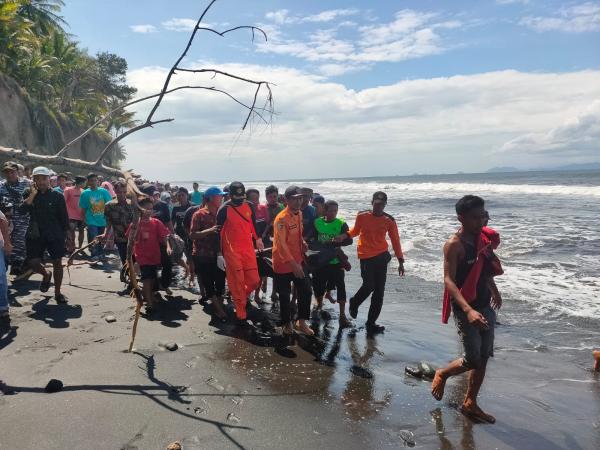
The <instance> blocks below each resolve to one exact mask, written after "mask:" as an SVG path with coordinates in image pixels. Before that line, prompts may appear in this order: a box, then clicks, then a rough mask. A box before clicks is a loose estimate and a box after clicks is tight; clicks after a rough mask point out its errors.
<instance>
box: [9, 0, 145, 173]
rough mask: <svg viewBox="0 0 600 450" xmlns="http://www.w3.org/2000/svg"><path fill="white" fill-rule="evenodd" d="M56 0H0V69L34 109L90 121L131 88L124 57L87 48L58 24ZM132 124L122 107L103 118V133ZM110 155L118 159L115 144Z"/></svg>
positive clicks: (75, 124)
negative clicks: (19, 88)
mask: <svg viewBox="0 0 600 450" xmlns="http://www.w3.org/2000/svg"><path fill="white" fill-rule="evenodd" d="M63 6H64V2H63V1H62V0H45V1H44V0H0V72H2V73H4V74H6V75H8V76H10V77H11V78H13V79H14V80H16V81H17V83H19V85H20V86H21V87H22V88H23V89H24V90H25V92H26V93H27V94H28V96H29V99H30V101H31V103H32V106H33V108H32V111H37V113H34V114H42V113H43V116H44V117H46V118H47V119H48V120H50V121H53V122H54V123H68V124H69V125H70V126H71V128H76V129H83V128H86V127H88V126H90V125H91V124H92V123H94V122H95V121H96V120H98V119H99V118H100V117H102V116H103V115H104V114H106V112H108V111H109V110H111V109H112V108H114V107H115V106H116V105H118V104H121V103H123V102H125V101H127V100H129V99H131V98H132V96H133V95H134V94H135V91H136V90H135V88H133V87H131V86H128V85H127V84H126V82H125V81H126V80H125V75H126V73H127V62H126V61H125V60H124V59H123V58H121V57H119V56H117V55H114V54H112V53H107V52H103V53H98V54H97V55H95V56H91V55H89V54H88V52H87V50H86V49H83V48H81V47H80V46H79V45H78V43H77V42H76V41H75V40H74V39H73V37H72V36H70V35H69V34H68V33H67V32H66V31H65V29H64V27H65V26H66V25H67V24H66V22H65V21H64V19H63V18H62V17H61V15H60V12H61V8H62V7H63ZM134 124H135V122H134V120H133V113H130V112H127V111H122V112H121V113H120V114H116V115H115V116H114V117H112V118H111V119H110V120H108V121H107V122H106V123H104V124H103V126H102V128H101V129H100V130H99V131H98V133H97V134H98V136H99V137H101V138H104V139H108V137H109V135H113V136H114V135H116V134H118V133H120V132H121V131H123V130H124V129H127V128H130V127H132V126H133V125H134ZM114 152H115V154H113V155H112V158H111V160H112V161H113V162H117V161H119V160H121V159H123V157H124V154H123V150H122V149H121V148H115V150H114Z"/></svg>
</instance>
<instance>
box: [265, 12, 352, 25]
mask: <svg viewBox="0 0 600 450" xmlns="http://www.w3.org/2000/svg"><path fill="white" fill-rule="evenodd" d="M358 12H359V11H358V9H354V8H351V9H350V8H348V9H330V10H327V11H322V12H320V13H317V14H312V15H308V16H298V15H295V16H292V15H290V11H289V10H287V9H280V10H277V11H270V12H268V13H267V14H265V18H266V19H268V20H271V21H273V22H275V23H276V24H278V25H283V24H292V23H307V22H314V23H323V22H332V21H334V20H336V19H338V18H341V17H348V16H353V15H355V14H358Z"/></svg>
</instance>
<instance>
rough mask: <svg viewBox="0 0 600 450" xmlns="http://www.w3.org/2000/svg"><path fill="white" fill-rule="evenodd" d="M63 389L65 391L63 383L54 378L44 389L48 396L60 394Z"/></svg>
mask: <svg viewBox="0 0 600 450" xmlns="http://www.w3.org/2000/svg"><path fill="white" fill-rule="evenodd" d="M62 389H63V382H62V381H60V380H57V379H55V378H52V379H51V380H50V381H48V384H47V385H46V387H45V388H44V390H45V391H46V392H47V393H48V394H52V393H54V392H60V391H62Z"/></svg>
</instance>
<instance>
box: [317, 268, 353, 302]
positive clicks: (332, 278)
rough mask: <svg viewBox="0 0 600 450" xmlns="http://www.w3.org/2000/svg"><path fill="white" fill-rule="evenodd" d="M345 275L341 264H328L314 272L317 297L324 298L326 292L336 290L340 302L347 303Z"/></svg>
mask: <svg viewBox="0 0 600 450" xmlns="http://www.w3.org/2000/svg"><path fill="white" fill-rule="evenodd" d="M344 278H345V273H344V269H343V268H342V266H341V265H340V264H328V265H326V266H325V267H321V268H320V269H317V270H316V271H315V272H313V287H314V289H315V297H323V295H324V294H325V291H326V290H328V289H329V290H334V289H335V290H336V291H337V299H338V301H339V302H345V301H346V282H345V281H344Z"/></svg>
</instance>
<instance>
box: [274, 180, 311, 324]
mask: <svg viewBox="0 0 600 450" xmlns="http://www.w3.org/2000/svg"><path fill="white" fill-rule="evenodd" d="M285 198H286V201H287V206H286V208H285V209H284V210H283V211H281V212H280V213H279V214H278V215H277V217H276V218H275V222H274V223H273V229H274V235H273V272H274V276H273V283H274V286H275V290H276V291H277V295H278V297H279V308H280V312H281V322H282V326H283V333H284V334H286V335H290V334H292V312H291V308H290V296H291V292H292V288H291V285H292V283H293V284H294V287H295V288H296V291H297V293H298V321H297V322H296V325H295V328H296V330H297V331H300V332H302V333H305V334H307V335H313V334H314V332H313V330H312V329H311V328H310V327H309V326H308V324H307V323H306V321H307V320H309V319H310V301H311V299H312V289H311V283H310V279H309V278H308V274H307V273H306V271H305V270H304V267H303V263H304V253H305V252H306V249H307V246H306V242H305V241H304V238H303V237H302V232H303V227H302V213H301V212H300V208H301V206H302V202H303V199H304V198H305V196H304V195H303V194H302V192H301V190H300V188H299V187H298V186H290V187H289V188H287V189H286V190H285Z"/></svg>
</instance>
